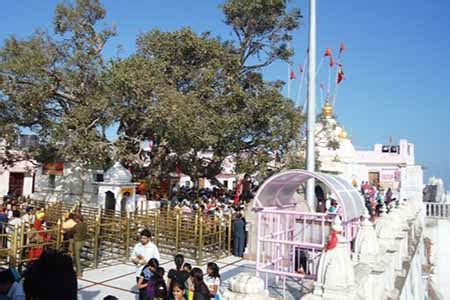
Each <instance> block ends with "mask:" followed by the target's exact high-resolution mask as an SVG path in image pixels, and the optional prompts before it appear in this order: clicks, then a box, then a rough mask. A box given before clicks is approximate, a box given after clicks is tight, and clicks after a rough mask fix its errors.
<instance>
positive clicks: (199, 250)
mask: <svg viewBox="0 0 450 300" xmlns="http://www.w3.org/2000/svg"><path fill="white" fill-rule="evenodd" d="M198 235H199V245H198V246H199V248H198V257H197V264H198V265H201V263H202V260H203V216H200V219H199V233H198Z"/></svg>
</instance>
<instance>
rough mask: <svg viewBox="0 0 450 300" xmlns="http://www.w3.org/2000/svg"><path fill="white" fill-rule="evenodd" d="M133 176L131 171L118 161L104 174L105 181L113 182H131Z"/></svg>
mask: <svg viewBox="0 0 450 300" xmlns="http://www.w3.org/2000/svg"><path fill="white" fill-rule="evenodd" d="M131 178H132V176H131V172H130V171H128V170H127V169H126V168H125V167H124V166H122V165H121V164H120V163H119V162H116V163H115V164H114V165H113V166H112V167H111V168H109V169H108V170H107V171H106V172H105V175H104V180H105V182H112V183H130V182H131Z"/></svg>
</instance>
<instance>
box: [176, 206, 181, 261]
mask: <svg viewBox="0 0 450 300" xmlns="http://www.w3.org/2000/svg"><path fill="white" fill-rule="evenodd" d="M180 225H181V222H180V210H179V209H177V210H176V222H175V227H176V228H175V254H178V251H179V249H180Z"/></svg>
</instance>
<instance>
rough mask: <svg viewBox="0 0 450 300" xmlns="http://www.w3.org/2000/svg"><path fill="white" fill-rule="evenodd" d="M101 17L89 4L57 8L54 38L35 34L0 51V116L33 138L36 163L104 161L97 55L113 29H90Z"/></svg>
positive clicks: (103, 101)
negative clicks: (27, 130)
mask: <svg viewBox="0 0 450 300" xmlns="http://www.w3.org/2000/svg"><path fill="white" fill-rule="evenodd" d="M105 13H106V12H105V10H104V8H103V7H102V6H101V5H100V3H99V1H95V0H78V1H76V4H75V5H73V6H72V5H69V4H59V5H58V6H57V8H56V12H55V18H54V30H55V33H56V34H57V37H56V38H53V37H51V36H50V35H49V34H47V33H46V32H45V31H42V30H39V31H36V32H35V33H34V34H33V35H32V36H31V37H30V38H28V39H23V40H18V39H17V38H15V37H14V36H12V37H10V38H8V39H7V40H6V41H5V43H4V45H3V47H2V48H1V49H0V90H1V93H0V103H1V105H0V114H2V115H3V114H7V118H6V120H7V121H5V122H8V124H9V125H10V126H12V127H14V128H15V129H16V130H18V128H19V127H28V128H30V129H31V130H32V131H34V132H35V133H36V134H38V135H39V137H40V139H41V142H42V148H40V149H38V150H39V151H38V152H37V153H34V154H35V156H37V158H38V159H40V160H46V159H51V160H64V161H72V162H79V163H83V164H91V165H92V164H96V163H97V162H100V161H104V160H105V159H106V158H107V157H108V152H109V151H110V148H109V146H110V145H109V142H108V141H107V140H106V137H105V135H104V130H105V129H106V128H107V127H108V126H109V125H110V124H111V114H110V111H109V110H108V108H109V95H108V94H107V93H106V90H105V88H104V82H103V78H102V73H103V72H104V70H105V68H106V67H105V64H104V63H103V58H102V54H101V51H102V49H103V47H104V45H105V43H106V42H107V40H108V39H109V38H110V37H112V36H113V35H114V31H113V30H112V29H104V30H100V31H99V30H97V28H96V23H97V22H98V21H100V20H102V19H103V18H104V16H105ZM49 151H50V152H51V153H48V152H49Z"/></svg>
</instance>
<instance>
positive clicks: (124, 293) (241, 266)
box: [78, 255, 311, 300]
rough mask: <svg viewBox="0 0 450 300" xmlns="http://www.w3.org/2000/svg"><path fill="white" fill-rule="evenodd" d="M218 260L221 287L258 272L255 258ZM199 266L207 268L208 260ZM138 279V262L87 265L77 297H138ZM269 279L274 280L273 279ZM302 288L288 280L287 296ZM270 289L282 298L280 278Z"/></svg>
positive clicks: (164, 262) (168, 262)
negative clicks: (234, 279) (238, 277)
mask: <svg viewBox="0 0 450 300" xmlns="http://www.w3.org/2000/svg"><path fill="white" fill-rule="evenodd" d="M160 261H161V262H160V263H161V266H162V267H163V268H164V269H165V270H166V275H167V272H168V271H169V270H170V269H172V268H175V264H174V263H173V258H172V257H169V256H165V255H162V256H161V260H160ZM187 262H189V263H191V264H192V265H193V266H195V263H194V262H193V261H189V260H187ZM215 262H216V263H217V264H218V266H219V267H220V275H221V276H222V280H223V284H222V286H221V290H224V289H226V288H227V287H228V286H229V283H228V280H229V279H230V278H231V277H233V276H235V275H237V274H239V273H251V274H253V275H254V274H255V267H256V264H255V262H254V261H250V260H246V259H241V258H239V257H234V256H228V257H225V258H222V259H220V260H217V261H215ZM198 267H200V268H201V269H203V271H206V264H205V265H203V266H198ZM135 282H136V279H135V266H134V265H133V264H132V263H131V262H127V263H121V264H116V265H104V266H101V267H99V268H98V269H87V270H86V271H85V272H84V274H83V278H82V279H80V280H78V288H79V292H78V299H80V300H90V299H95V300H97V299H98V300H101V299H103V298H104V297H106V296H108V295H112V296H115V297H117V298H118V299H120V300H128V299H129V300H135V299H136V300H138V299H139V297H138V292H137V288H136V284H135ZM269 282H272V284H274V281H272V280H270V281H269ZM308 283H309V285H310V284H311V283H310V282H305V284H306V285H308ZM301 290H302V286H301V285H300V283H299V282H293V281H289V282H287V283H286V294H285V295H286V296H285V298H284V299H299V298H300V296H301ZM305 291H306V290H305ZM269 292H270V296H271V297H273V298H274V299H283V290H282V284H281V282H280V284H278V285H275V284H274V285H271V286H270V285H269Z"/></svg>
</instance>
